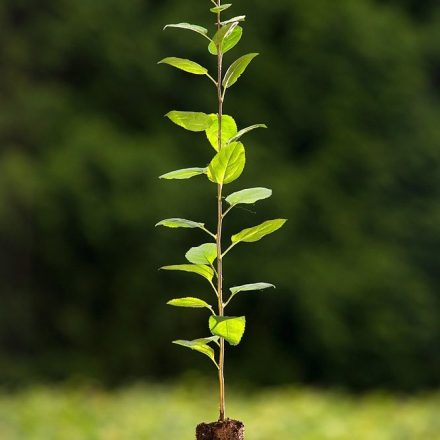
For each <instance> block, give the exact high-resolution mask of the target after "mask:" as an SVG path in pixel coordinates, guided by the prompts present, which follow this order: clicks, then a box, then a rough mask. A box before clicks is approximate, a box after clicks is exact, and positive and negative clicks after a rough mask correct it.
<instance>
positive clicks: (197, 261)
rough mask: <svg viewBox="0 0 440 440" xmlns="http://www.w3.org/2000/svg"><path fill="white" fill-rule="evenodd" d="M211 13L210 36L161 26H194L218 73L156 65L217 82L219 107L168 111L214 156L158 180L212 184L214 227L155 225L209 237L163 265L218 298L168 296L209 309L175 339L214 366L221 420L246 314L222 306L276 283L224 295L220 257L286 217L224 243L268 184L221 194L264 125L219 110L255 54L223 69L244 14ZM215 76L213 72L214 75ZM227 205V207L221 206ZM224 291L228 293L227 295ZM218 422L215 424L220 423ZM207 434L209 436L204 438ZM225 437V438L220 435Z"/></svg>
mask: <svg viewBox="0 0 440 440" xmlns="http://www.w3.org/2000/svg"><path fill="white" fill-rule="evenodd" d="M211 2H212V3H213V7H211V9H210V11H211V13H213V14H215V16H216V29H215V32H214V33H213V35H212V36H210V34H209V32H208V30H207V29H205V28H204V27H202V26H198V25H193V24H189V23H178V24H168V25H166V26H165V29H170V28H176V29H179V30H182V29H183V30H187V31H192V32H195V33H197V34H199V35H200V36H201V37H202V39H205V40H207V41H206V43H207V49H208V51H209V53H210V54H212V55H213V56H215V59H216V71H217V72H216V75H211V74H210V73H209V71H208V69H207V68H205V67H203V66H201V65H200V64H198V63H196V62H194V61H191V60H188V59H184V58H176V57H168V58H164V59H163V60H162V61H160V62H159V63H160V64H167V65H170V66H172V67H175V68H177V69H180V70H182V71H185V72H188V73H191V74H194V75H200V76H205V77H206V78H207V79H208V80H209V81H211V82H212V83H213V85H214V87H215V91H216V95H217V103H218V107H217V109H216V113H212V114H206V113H202V112H191V111H175V110H173V111H171V112H169V113H168V114H167V115H166V116H167V117H168V118H169V119H170V120H171V121H172V122H174V123H175V124H177V125H179V126H180V127H182V128H184V129H186V130H189V131H193V132H200V133H204V134H205V136H206V138H207V141H208V143H209V144H210V146H211V148H212V149H213V150H214V151H213V157H212V160H211V161H210V163H209V164H208V165H207V166H203V165H202V166H198V167H193V168H186V169H180V170H177V171H171V172H169V173H166V174H163V175H162V176H160V178H161V179H178V180H181V179H189V178H192V177H195V176H203V177H205V178H207V181H208V182H211V183H213V184H214V185H215V188H216V191H217V198H216V200H217V219H216V223H217V224H216V230H215V232H212V231H210V230H209V229H208V228H206V226H205V223H201V222H197V221H193V220H187V219H182V218H169V219H166V220H162V221H160V222H159V223H157V225H156V226H165V227H168V228H199V229H201V230H202V231H204V232H205V233H206V234H207V235H208V236H209V241H208V242H207V243H203V244H201V245H199V246H196V247H192V248H191V249H189V250H188V252H187V253H186V254H185V257H186V260H187V261H188V262H187V263H185V264H177V265H171V266H164V267H162V269H164V270H174V271H184V272H192V273H195V274H197V275H200V276H202V277H203V278H205V279H206V281H207V282H208V283H209V284H210V286H211V288H212V290H213V292H214V295H215V299H216V305H215V306H214V305H212V304H209V303H208V302H206V301H204V300H202V299H199V298H194V297H185V298H176V299H172V300H170V301H168V304H169V305H171V306H175V307H191V308H205V309H207V310H208V311H209V313H210V316H209V319H208V328H209V331H210V335H209V336H206V337H202V338H199V339H195V340H176V341H173V342H174V344H177V345H180V346H183V347H186V348H189V349H191V350H195V351H198V352H200V353H203V354H204V355H206V356H207V357H209V358H210V359H211V361H212V362H213V365H215V367H216V368H217V369H218V378H219V389H220V393H219V394H220V405H219V406H220V408H219V409H220V411H219V422H225V380H224V365H225V341H226V342H228V343H229V344H230V345H234V346H235V345H238V344H239V343H240V341H241V338H242V336H243V333H244V331H245V323H246V319H245V317H244V316H229V315H227V314H225V311H226V308H227V307H228V306H229V304H230V303H231V301H232V300H233V299H234V298H235V296H236V295H238V294H239V293H242V292H250V291H259V290H263V289H268V288H272V287H274V286H273V285H272V284H269V283H263V282H255V283H252V284H244V285H241V286H234V287H230V288H229V293H228V295H225V291H224V287H223V260H224V258H225V256H226V255H227V254H228V253H229V252H230V251H231V250H232V249H233V248H234V247H235V246H236V245H238V244H239V243H251V242H256V241H258V240H260V239H262V238H263V237H265V236H266V235H268V234H271V233H272V232H275V231H276V230H278V229H279V228H281V227H282V226H283V225H284V223H285V222H286V220H285V219H274V220H268V221H265V222H263V223H261V224H259V225H257V226H253V227H250V228H247V229H244V230H242V231H241V232H238V233H237V234H235V235H233V236H232V237H231V240H230V244H229V245H228V246H223V243H222V231H223V222H224V220H225V217H226V216H227V215H228V214H229V213H230V212H231V210H233V208H235V207H236V206H238V205H243V204H245V205H246V204H254V203H256V202H258V201H259V200H263V199H267V198H268V197H270V196H271V195H272V191H271V190H270V189H267V188H260V187H257V188H248V189H243V190H241V191H237V192H234V193H232V194H229V195H227V197H226V198H225V199H224V193H223V191H224V189H225V186H226V185H227V184H229V183H231V182H233V181H235V180H236V179H238V178H239V177H240V175H241V174H242V172H243V170H244V167H245V162H246V151H245V147H244V145H243V143H242V138H243V137H244V136H245V135H246V134H247V133H248V132H250V131H251V130H254V129H256V128H266V125H264V124H255V125H251V126H250V127H246V128H243V129H241V130H238V128H237V124H236V122H235V120H234V118H233V117H232V116H229V115H226V114H224V113H223V105H224V102H225V98H226V95H227V92H228V91H229V89H230V88H231V87H232V86H233V85H234V84H235V83H236V82H237V81H238V79H239V78H240V77H241V75H242V74H243V73H244V72H245V70H246V68H247V67H248V66H249V64H250V63H251V62H252V60H253V59H254V58H255V57H256V56H257V55H258V54H257V53H249V54H246V55H243V56H241V57H239V58H238V59H237V60H236V61H234V62H233V63H232V64H231V65H230V66H229V68H228V69H227V70H226V72H225V73H224V72H223V57H224V55H225V54H226V53H227V52H229V51H230V50H231V49H233V48H234V47H235V46H236V45H237V44H238V42H239V41H240V39H241V37H242V34H243V28H242V26H241V24H242V22H244V20H245V16H244V15H240V16H236V17H233V18H231V19H227V20H223V19H222V13H223V12H224V11H226V10H227V9H229V8H230V7H231V6H232V5H231V4H223V5H222V4H221V0H217V1H215V0H211ZM214 76H215V77H214ZM225 204H226V206H224V205H225ZM226 296H227V298H226ZM219 422H217V423H219ZM203 438H207V437H203ZM222 438H223V437H222Z"/></svg>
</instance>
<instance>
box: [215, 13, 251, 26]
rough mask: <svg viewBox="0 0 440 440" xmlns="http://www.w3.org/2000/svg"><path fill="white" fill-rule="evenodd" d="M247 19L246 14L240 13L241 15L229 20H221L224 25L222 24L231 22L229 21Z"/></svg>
mask: <svg viewBox="0 0 440 440" xmlns="http://www.w3.org/2000/svg"><path fill="white" fill-rule="evenodd" d="M245 20H246V15H239V16H237V17H234V18H230V19H229V20H226V21H222V22H221V25H222V26H225V25H227V24H229V23H234V22H239V21H245Z"/></svg>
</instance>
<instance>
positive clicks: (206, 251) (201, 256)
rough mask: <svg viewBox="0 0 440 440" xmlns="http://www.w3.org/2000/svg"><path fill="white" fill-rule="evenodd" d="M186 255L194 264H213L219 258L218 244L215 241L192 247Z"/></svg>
mask: <svg viewBox="0 0 440 440" xmlns="http://www.w3.org/2000/svg"><path fill="white" fill-rule="evenodd" d="M185 257H186V259H187V260H188V261H189V262H190V263H193V264H208V265H209V264H212V263H213V262H214V260H215V259H216V258H217V245H216V244H215V243H205V244H202V245H200V246H197V247H192V248H191V249H190V250H189V251H188V252H187V253H186V254H185Z"/></svg>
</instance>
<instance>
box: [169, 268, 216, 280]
mask: <svg viewBox="0 0 440 440" xmlns="http://www.w3.org/2000/svg"><path fill="white" fill-rule="evenodd" d="M161 269H163V270H179V271H183V272H193V273H196V274H198V275H201V276H202V277H203V278H206V279H207V280H209V281H212V278H213V277H214V271H213V270H212V269H211V268H210V267H209V266H205V265H203V264H174V265H172V266H163V267H161Z"/></svg>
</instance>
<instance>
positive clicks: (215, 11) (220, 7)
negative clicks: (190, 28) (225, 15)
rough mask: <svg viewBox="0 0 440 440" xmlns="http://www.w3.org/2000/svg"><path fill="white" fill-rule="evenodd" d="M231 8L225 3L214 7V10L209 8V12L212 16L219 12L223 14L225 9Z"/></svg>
mask: <svg viewBox="0 0 440 440" xmlns="http://www.w3.org/2000/svg"><path fill="white" fill-rule="evenodd" d="M231 6H232V4H231V3H226V4H224V5H221V6H216V7H215V8H211V9H210V11H211V12H213V13H214V14H218V13H219V12H223V11H225V10H226V9H229V8H230V7H231Z"/></svg>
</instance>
